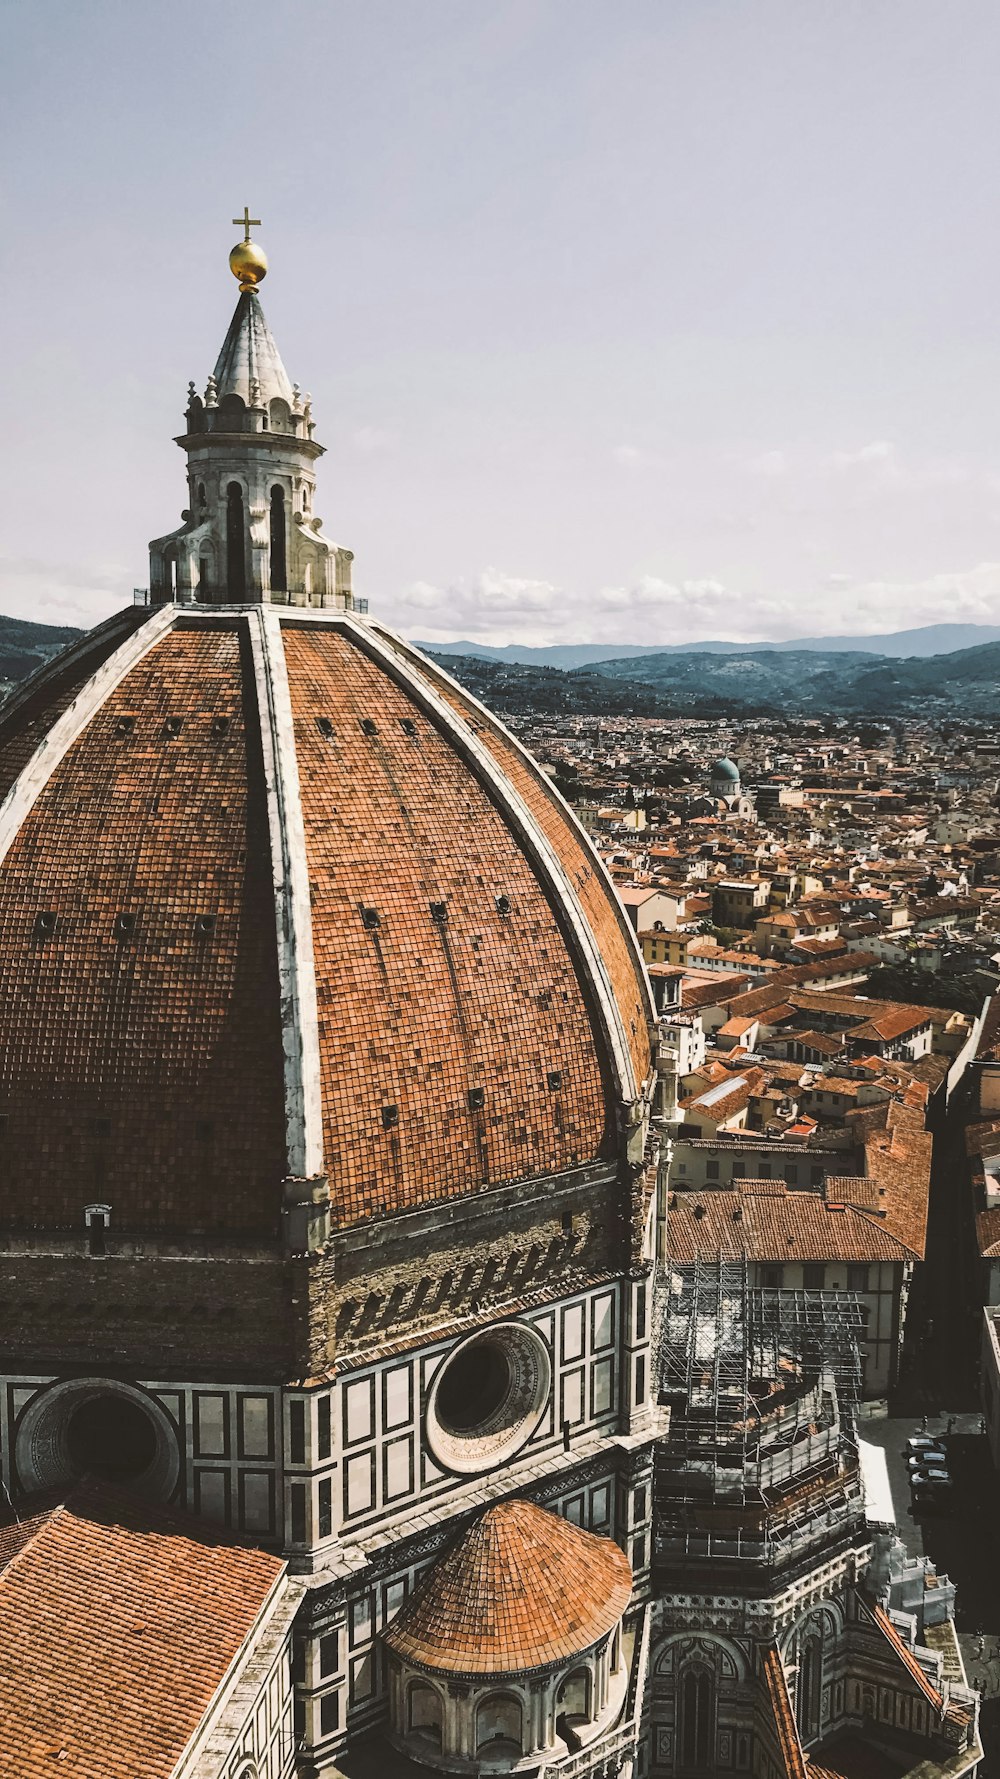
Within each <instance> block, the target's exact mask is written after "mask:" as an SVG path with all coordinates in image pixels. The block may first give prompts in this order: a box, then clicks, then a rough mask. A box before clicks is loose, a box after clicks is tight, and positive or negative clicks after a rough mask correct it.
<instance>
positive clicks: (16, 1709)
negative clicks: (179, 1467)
mask: <svg viewBox="0 0 1000 1779" xmlns="http://www.w3.org/2000/svg"><path fill="white" fill-rule="evenodd" d="M283 1573H284V1564H283V1563H282V1562H281V1560H280V1559H279V1558H278V1557H275V1556H268V1555H265V1553H264V1552H262V1551H257V1550H245V1549H242V1548H240V1547H237V1546H234V1545H232V1544H229V1543H227V1542H226V1541H225V1538H224V1536H223V1535H221V1534H220V1535H219V1536H217V1537H216V1536H213V1533H212V1531H211V1528H209V1527H206V1526H205V1525H204V1524H202V1523H195V1522H194V1521H191V1520H188V1519H187V1518H186V1517H184V1516H181V1515H179V1514H176V1513H172V1512H169V1511H168V1510H166V1509H160V1508H156V1507H152V1506H150V1505H148V1504H146V1503H140V1502H133V1501H129V1500H125V1499H122V1500H116V1501H112V1500H111V1499H110V1498H109V1497H106V1496H104V1495H103V1494H99V1493H98V1492H97V1491H96V1490H94V1491H91V1490H88V1489H85V1488H81V1489H79V1490H77V1491H75V1492H74V1493H73V1495H72V1496H71V1497H70V1498H69V1499H67V1500H66V1501H65V1502H64V1503H62V1504H61V1505H59V1506H55V1507H49V1508H47V1509H45V1510H44V1511H40V1512H38V1513H36V1514H35V1515H34V1516H33V1517H31V1518H29V1519H28V1520H26V1521H24V1522H22V1524H20V1525H13V1526H8V1527H6V1528H4V1529H3V1530H2V1531H0V1774H3V1775H10V1779H50V1776H51V1775H52V1774H53V1773H55V1772H65V1773H72V1774H73V1775H74V1779H133V1775H135V1774H137V1773H140V1772H141V1773H142V1775H143V1779H167V1776H168V1775H169V1774H171V1773H173V1772H174V1770H175V1767H176V1765H177V1763H178V1761H179V1759H180V1757H181V1755H182V1753H183V1751H184V1749H185V1747H186V1746H187V1744H188V1742H189V1741H190V1739H191V1737H192V1736H193V1735H194V1733H195V1732H196V1730H197V1729H198V1728H199V1727H200V1725H201V1721H202V1718H203V1716H204V1714H205V1711H206V1709H207V1708H208V1706H209V1705H210V1704H211V1702H212V1699H213V1697H214V1695H215V1692H216V1690H217V1688H218V1687H219V1686H220V1684H221V1682H222V1681H223V1679H224V1678H225V1676H226V1674H227V1673H228V1671H229V1669H230V1668H231V1666H232V1664H233V1661H234V1660H235V1658H236V1657H237V1656H238V1654H239V1652H240V1650H241V1648H242V1646H243V1644H244V1642H245V1640H246V1638H247V1637H248V1635H249V1633H250V1632H251V1630H252V1629H253V1626H254V1624H255V1622H256V1620H257V1618H258V1616H259V1614H260V1612H261V1610H262V1608H263V1607H264V1606H265V1604H266V1603H267V1602H268V1599H269V1597H270V1596H271V1594H272V1592H273V1590H274V1589H275V1588H276V1587H277V1586H278V1584H279V1583H280V1580H281V1577H282V1575H283Z"/></svg>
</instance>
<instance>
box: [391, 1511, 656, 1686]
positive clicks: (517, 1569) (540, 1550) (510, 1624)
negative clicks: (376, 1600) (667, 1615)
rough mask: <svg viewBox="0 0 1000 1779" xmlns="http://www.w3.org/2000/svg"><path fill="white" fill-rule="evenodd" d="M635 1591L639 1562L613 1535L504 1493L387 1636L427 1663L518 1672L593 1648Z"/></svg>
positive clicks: (452, 1669)
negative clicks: (633, 1560) (635, 1570)
mask: <svg viewBox="0 0 1000 1779" xmlns="http://www.w3.org/2000/svg"><path fill="white" fill-rule="evenodd" d="M631 1596H632V1570H631V1565H630V1564H629V1560H628V1558H627V1556H626V1555H625V1553H624V1551H622V1550H620V1549H619V1547H618V1545H617V1544H615V1543H614V1542H613V1540H612V1539H610V1538H598V1537H596V1536H595V1535H594V1534H593V1533H592V1532H584V1531H581V1530H580V1528H579V1527H577V1526H572V1525H570V1524H569V1522H568V1521H567V1520H564V1519H560V1518H558V1517H557V1516H556V1515H555V1514H552V1513H547V1512H546V1511H545V1510H544V1508H541V1507H536V1506H535V1505H534V1503H533V1502H530V1501H504V1502H501V1503H500V1505H499V1506H497V1507H491V1508H490V1509H489V1510H488V1511H487V1512H486V1513H484V1514H483V1516H482V1518H481V1519H480V1520H477V1521H476V1523H475V1525H474V1526H472V1527H471V1529H470V1530H469V1531H468V1532H466V1533H465V1535H464V1536H463V1537H462V1538H460V1539H459V1540H458V1542H457V1543H456V1544H454V1545H453V1546H452V1547H451V1549H450V1550H449V1551H447V1552H446V1553H445V1555H444V1556H443V1557H441V1558H440V1560H439V1561H438V1562H437V1563H435V1565H434V1567H433V1569H431V1570H430V1571H429V1573H428V1574H427V1575H426V1576H425V1577H424V1579H423V1580H422V1581H421V1583H420V1584H419V1586H418V1588H417V1590H416V1592H415V1594H414V1595H413V1597H412V1599H411V1600H410V1601H409V1602H408V1603H407V1605H406V1606H404V1607H403V1609H402V1611H401V1612H400V1613H399V1615H398V1617H397V1618H395V1619H394V1620H393V1623H392V1625H391V1626H390V1627H389V1629H388V1630H387V1631H386V1632H385V1633H384V1640H385V1642H386V1643H387V1644H388V1645H389V1647H390V1649H392V1650H393V1651H394V1653H395V1654H396V1655H398V1656H400V1657H402V1658H403V1660H405V1661H411V1662H414V1663H416V1664H417V1665H418V1666H420V1667H423V1668H429V1669H433V1670H437V1671H442V1672H447V1673H461V1674H511V1673H518V1672H523V1671H524V1670H526V1669H531V1668H541V1667H546V1666H550V1665H551V1664H553V1663H556V1662H559V1661H563V1660H569V1659H571V1658H572V1657H573V1656H575V1655H579V1654H580V1652H581V1651H582V1650H584V1649H589V1648H590V1646H591V1645H592V1644H594V1643H597V1642H598V1641H599V1639H600V1638H601V1637H603V1636H606V1634H607V1633H608V1632H609V1631H610V1630H612V1629H613V1627H614V1626H615V1625H616V1624H617V1623H618V1621H619V1619H620V1618H621V1616H622V1614H623V1612H624V1611H625V1608H626V1607H627V1605H628V1603H629V1600H630V1599H631Z"/></svg>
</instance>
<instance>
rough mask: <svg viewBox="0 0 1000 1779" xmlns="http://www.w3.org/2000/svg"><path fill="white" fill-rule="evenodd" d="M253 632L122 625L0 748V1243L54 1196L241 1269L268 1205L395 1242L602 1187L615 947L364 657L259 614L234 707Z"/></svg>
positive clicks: (399, 655)
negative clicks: (596, 1169)
mask: <svg viewBox="0 0 1000 1779" xmlns="http://www.w3.org/2000/svg"><path fill="white" fill-rule="evenodd" d="M259 618H260V613H259V612H249V613H247V612H241V611H240V610H238V609H228V610H227V609H225V608H220V609H219V610H216V611H212V612H209V611H202V610H201V609H200V608H194V609H193V610H188V609H186V608H184V607H174V608H165V609H160V610H154V611H152V612H143V613H139V614H136V613H133V612H129V613H128V614H124V615H123V616H122V617H120V618H118V619H115V620H113V621H112V622H111V623H110V624H109V625H106V626H103V627H102V628H101V629H100V630H99V631H97V632H95V633H93V635H92V636H91V637H88V638H86V639H84V641H83V642H82V643H81V644H80V645H78V646H77V647H76V648H74V649H73V650H71V651H69V654H68V657H67V659H66V660H65V661H64V662H58V661H57V662H56V664H55V665H54V666H53V667H52V668H51V669H46V670H43V671H42V672H41V673H40V674H39V675H38V676H36V678H35V680H34V681H33V682H31V683H29V684H28V685H27V686H26V687H25V689H24V691H23V692H22V694H21V695H20V696H19V697H17V698H16V699H14V700H13V701H12V702H11V704H10V706H9V707H7V708H5V710H4V712H3V714H2V716H0V793H2V792H3V791H4V790H6V789H8V788H9V789H10V797H9V799H8V802H7V803H6V805H5V806H4V818H3V823H2V824H0V999H2V1003H3V1006H4V1010H5V1011H4V1022H3V1039H4V1042H3V1045H2V1055H0V1107H2V1114H3V1119H4V1145H3V1149H4V1153H5V1154H6V1155H8V1156H16V1158H17V1166H16V1171H13V1170H12V1171H11V1176H10V1178H7V1179H5V1180H4V1217H5V1220H8V1221H9V1222H12V1223H14V1224H15V1225H21V1226H31V1227H35V1228H38V1227H42V1228H52V1227H56V1228H70V1227H72V1228H77V1227H78V1226H79V1223H80V1206H81V1203H82V1198H81V1192H82V1191H83V1189H82V1188H81V1186H80V1180H81V1178H85V1179H87V1180H93V1179H97V1178H99V1179H100V1181H101V1191H100V1194H99V1195H98V1196H100V1197H102V1198H103V1199H106V1200H107V1201H108V1202H110V1203H112V1204H113V1205H114V1222H115V1230H116V1231H123V1232H125V1231H132V1230H136V1229H167V1230H170V1231H183V1230H197V1231H199V1232H205V1231H210V1230H218V1229H224V1230H226V1231H227V1232H229V1233H231V1234H232V1235H234V1236H236V1235H242V1234H250V1233H252V1234H254V1235H258V1236H264V1237H271V1236H273V1235H276V1234H277V1230H278V1224H279V1213H280V1205H281V1182H282V1180H283V1179H284V1178H285V1176H286V1175H288V1174H297V1175H301V1174H325V1175H327V1176H328V1177H329V1180H330V1188H331V1199H332V1210H333V1219H334V1223H335V1224H340V1225H344V1224H349V1223H352V1222H357V1221H359V1220H363V1219H366V1218H370V1217H375V1216H380V1215H385V1214H391V1213H392V1212H394V1211H398V1210H409V1209H411V1208H413V1207H415V1206H417V1205H421V1204H425V1203H430V1202H433V1201H440V1200H445V1199H449V1198H452V1197H455V1196H457V1195H461V1194H466V1193H471V1192H474V1191H477V1190H482V1189H483V1188H485V1187H488V1186H493V1185H497V1184H501V1183H505V1182H509V1181H516V1180H521V1179H527V1178H532V1177H537V1176H540V1175H548V1174H552V1173H558V1172H563V1171H565V1170H568V1169H569V1168H572V1167H575V1166H578V1165H581V1164H585V1163H588V1162H592V1161H594V1160H595V1159H597V1158H598V1157H602V1158H603V1157H606V1156H609V1155H610V1154H611V1153H612V1152H613V1150H614V1148H615V1144H616V1141H617V1138H616V1135H615V1129H616V1124H615V1121H616V1112H617V1104H618V1102H619V1101H620V1099H621V1098H622V1097H624V1098H626V1099H627V1098H630V1097H632V1096H633V1093H634V1092H635V1091H637V1090H638V1087H639V1086H641V1083H642V1082H643V1081H644V1080H645V1079H646V1078H647V1076H648V1074H649V1070H650V1049H649V1021H650V1018H651V1015H652V1005H651V1002H650V999H649V993H648V987H647V984H646V980H645V977H644V974H643V970H642V964H641V959H640V958H639V956H638V952H637V948H636V943H635V940H634V938H633V937H632V935H631V933H630V931H629V929H628V922H627V919H626V917H625V915H624V912H623V911H622V909H621V908H620V906H619V904H618V901H617V898H616V896H615V893H614V891H613V889H612V887H611V884H610V882H609V881H608V879H607V877H606V876H605V874H604V872H603V870H602V868H601V866H600V864H599V861H598V860H597V857H596V855H595V854H594V852H593V850H592V848H591V846H590V843H589V842H588V840H587V839H586V837H585V835H584V834H583V832H582V830H581V829H580V828H579V826H578V825H577V823H576V822H575V820H574V818H573V816H572V815H571V813H570V812H569V810H568V809H567V808H566V806H565V805H564V804H563V802H562V801H561V799H560V798H559V796H558V793H556V792H555V791H554V789H553V788H552V786H551V784H550V783H549V782H548V780H547V779H546V778H545V775H544V773H543V772H542V771H541V769H540V768H539V767H537V766H536V765H535V763H534V762H532V761H531V760H530V759H529V758H528V756H527V755H525V754H524V753H523V752H522V750H521V749H520V748H519V746H518V744H517V743H516V742H515V741H514V739H513V737H511V736H509V735H508V734H507V732H506V731H505V730H504V729H503V728H502V727H501V725H500V724H499V723H498V722H497V721H496V719H494V718H493V717H491V716H490V715H489V714H488V713H487V712H486V711H484V710H482V709H481V708H480V707H479V706H477V705H476V704H475V703H474V701H472V700H471V699H468V698H467V697H466V695H465V694H464V693H462V692H461V691H460V690H459V689H458V688H457V687H455V686H453V685H452V683H451V682H450V681H448V680H447V678H446V677H445V676H443V675H442V674H441V673H440V671H439V670H438V669H437V668H435V667H434V666H433V664H431V663H429V662H427V661H426V660H425V659H424V658H423V657H421V656H419V655H418V654H416V653H415V652H414V651H411V650H409V649H408V648H407V645H405V644H404V643H403V642H402V641H401V639H396V638H393V637H392V636H391V635H390V634H389V633H387V632H383V631H381V630H379V631H376V628H375V627H374V626H367V627H365V626H361V625H359V624H355V625H353V626H351V625H344V624H343V623H340V622H339V621H338V619H337V618H336V617H335V616H334V615H333V614H331V615H330V618H329V620H327V619H326V618H325V617H317V616H313V617H312V619H311V620H310V619H309V618H307V617H303V618H297V617H295V616H294V615H292V614H288V615H286V614H285V613H284V612H283V613H282V614H281V616H280V617H279V616H278V615H277V614H276V613H272V614H269V619H270V618H273V619H274V620H275V621H274V623H273V625H272V630H271V633H270V634H271V636H272V642H271V644H270V645H269V646H270V647H271V648H272V650H273V662H274V664H275V665H274V666H273V668H272V669H271V670H269V671H271V674H272V678H271V680H270V681H268V680H267V679H266V675H265V674H264V672H263V670H262V668H261V665H260V656H259V651H260V639H259V637H258V634H257V627H258V620H259ZM255 650H257V651H258V652H257V654H255V652H254V651H255ZM275 676H276V679H275ZM275 684H277V688H278V689H277V691H275V690H274V685H275ZM275 697H278V698H281V699H284V700H285V702H286V704H287V706H288V709H287V711H286V714H285V716H284V718H283V721H282V722H281V724H280V725H277V726H276V719H275V721H272V714H273V713H272V711H271V706H272V705H273V700H274V698H275ZM268 700H270V701H271V703H270V704H269V702H268ZM275 708H276V707H275ZM57 723H59V724H60V725H61V728H60V729H59V730H58V731H55V732H54V725H56V724H57ZM54 733H55V739H53V736H54ZM271 748H274V749H276V750H278V752H279V753H280V755H281V759H282V761H283V767H282V769H283V772H284V774H285V778H284V788H283V790H282V794H281V797H278V798H276V795H275V792H274V786H273V777H274V775H273V773H272V772H271V771H270V769H269V768H266V766H265V758H266V756H267V755H268V750H269V749H271ZM276 806H277V808H276ZM279 844H280V845H281V846H282V847H283V848H284V850H283V851H282V852H280V853H279V852H276V848H277V847H278V846H279ZM293 869H298V870H299V871H300V873H301V877H302V887H303V890H304V894H303V896H302V902H303V903H304V904H308V906H300V908H299V914H298V924H297V925H295V926H294V954H295V957H294V968H295V969H296V970H298V971H299V976H298V977H297V978H296V988H295V994H296V996H299V998H298V999H295V998H293V997H292V995H291V992H290V988H289V982H288V980H287V968H288V965H287V954H288V951H289V949H290V947H289V941H288V939H287V935H288V933H289V931H290V925H289V921H288V918H287V909H288V902H287V894H288V892H287V885H288V882H289V879H290V875H291V873H292V872H293ZM279 938H280V945H279ZM282 948H283V949H282ZM283 959H284V960H285V961H284V962H283V961H282V960H283ZM282 969H285V970H286V976H284V977H283V976H282V974H281V971H282ZM313 983H314V984H315V987H314V989H313ZM303 984H305V985H306V986H305V988H304V989H302V985H303ZM300 989H301V991H302V993H303V994H305V997H306V998H305V999H304V1000H302V999H301V996H300ZM300 1005H301V1006H302V1007H304V1008H305V1009H306V1012H305V1013H304V1014H303V1016H302V1017H303V1020H306V1018H307V1016H308V1019H309V1020H311V1024H310V1025H309V1027H308V1029H309V1031H311V1033H312V1034H313V1035H312V1037H311V1038H309V1040H308V1041H309V1043H310V1045H311V1046H312V1048H311V1051H310V1052H308V1053H306V1052H304V1051H303V1043H304V1042H305V1039H304V1038H303V1032H304V1031H306V1024H304V1023H300V1025H299V1027H298V1029H291V1027H290V1026H289V1024H288V1020H289V1013H288V1009H289V1008H290V1007H292V1006H295V1007H299V1006H300ZM296 1055H299V1056H303V1055H306V1058H307V1060H306V1064H305V1068H304V1073H305V1074H306V1075H307V1077H308V1089H309V1091H311V1089H312V1083H313V1082H316V1083H318V1092H317V1093H316V1094H315V1096H314V1098H313V1099H311V1100H310V1103H309V1107H308V1108H307V1110H306V1111H304V1112H303V1111H302V1109H301V1108H302V1101H303V1095H304V1091H305V1090H304V1089H303V1088H302V1085H301V1083H300V1082H297V1081H296V1080H295V1079H291V1078H290V1075H289V1069H290V1068H292V1067H294V1064H293V1063H290V1062H289V1059H290V1058H292V1059H294V1057H295V1056H296ZM310 1063H311V1066H310ZM630 1084H631V1085H630ZM40 1103H44V1104H45V1107H46V1116H45V1118H44V1120H43V1119H40V1118H39V1116H38V1106H39V1104H40ZM296 1119H298V1120H299V1121H300V1122H301V1123H305V1122H306V1120H307V1119H308V1120H311V1121H312V1124H311V1130H312V1136H311V1137H310V1139H309V1143H310V1144H311V1147H309V1146H308V1145H306V1144H305V1139H303V1143H302V1145H300V1147H302V1149H303V1154H305V1153H306V1150H307V1148H308V1155H309V1159H308V1165H307V1164H306V1162H305V1161H304V1160H303V1159H302V1157H301V1156H300V1155H298V1154H297V1153H296V1147H295V1143H296V1139H295V1136H294V1133H293V1130H292V1126H293V1125H294V1123H295V1121H296ZM2 1167H3V1163H2V1162H0V1168H2ZM87 1191H88V1192H89V1191H90V1188H89V1187H88V1188H87ZM84 1196H86V1193H84Z"/></svg>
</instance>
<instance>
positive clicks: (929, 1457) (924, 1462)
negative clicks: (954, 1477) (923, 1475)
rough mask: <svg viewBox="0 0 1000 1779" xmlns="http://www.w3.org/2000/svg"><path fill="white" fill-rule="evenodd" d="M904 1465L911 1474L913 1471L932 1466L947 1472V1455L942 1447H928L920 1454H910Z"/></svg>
mask: <svg viewBox="0 0 1000 1779" xmlns="http://www.w3.org/2000/svg"><path fill="white" fill-rule="evenodd" d="M906 1464H907V1468H908V1469H909V1471H910V1472H911V1474H912V1472H913V1471H914V1470H926V1469H927V1467H928V1466H929V1465H932V1464H933V1465H937V1466H938V1467H939V1468H940V1469H942V1470H947V1468H948V1454H947V1452H946V1451H945V1450H944V1447H943V1446H939V1445H928V1446H925V1447H924V1449H923V1451H921V1452H911V1453H910V1455H909V1457H908V1458H907V1460H906Z"/></svg>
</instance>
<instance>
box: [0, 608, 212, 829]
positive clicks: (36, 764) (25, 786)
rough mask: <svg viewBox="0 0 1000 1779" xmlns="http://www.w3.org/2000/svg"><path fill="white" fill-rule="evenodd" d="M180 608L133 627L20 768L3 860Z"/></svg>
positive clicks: (5, 818)
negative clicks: (77, 745) (78, 744)
mask: <svg viewBox="0 0 1000 1779" xmlns="http://www.w3.org/2000/svg"><path fill="white" fill-rule="evenodd" d="M176 615H177V608H176V607H175V606H172V605H168V606H164V607H162V608H161V609H160V610H159V611H157V612H155V613H154V615H153V616H152V617H150V618H147V619H146V621H145V623H143V624H141V625H140V626H139V628H138V630H135V631H133V632H132V633H131V634H130V635H129V636H127V637H126V639H125V641H124V642H123V643H122V644H121V645H120V647H119V648H117V649H116V650H115V652H114V654H113V655H111V656H109V658H108V660H107V661H105V662H104V663H103V665H102V666H101V667H98V669H97V671H96V672H95V673H93V674H92V675H91V677H90V679H89V680H88V681H87V683H86V685H85V686H83V687H82V688H81V690H80V691H79V692H78V693H77V695H76V697H75V698H74V700H73V702H72V704H69V705H67V707H66V709H65V710H64V711H63V713H62V716H61V717H58V718H57V719H56V721H55V722H54V723H53V725H52V727H51V729H50V730H49V732H48V734H47V735H44V736H43V737H42V739H41V741H40V742H39V744H38V746H37V748H36V749H35V751H34V753H33V754H32V756H31V759H30V760H29V761H28V763H27V765H26V766H25V767H24V770H23V771H22V772H20V773H19V774H18V776H17V778H16V779H15V780H14V783H13V784H12V785H11V787H10V790H9V791H8V792H7V795H6V797H5V798H4V800H3V802H2V803H0V864H2V863H3V861H4V859H5V858H6V857H7V854H8V852H9V851H10V849H11V847H12V845H13V843H14V841H15V839H16V838H17V835H18V832H19V830H20V828H21V824H22V823H23V822H24V820H25V819H26V817H27V816H28V815H29V814H30V812H31V810H32V808H33V807H34V805H35V803H36V802H37V801H38V798H39V797H40V796H41V794H42V792H43V791H44V789H45V787H46V785H47V784H48V782H49V779H50V778H51V777H52V774H53V773H54V772H55V770H56V767H57V766H59V765H60V764H61V762H62V761H63V760H64V759H65V757H66V755H67V753H68V752H69V750H70V748H71V747H72V746H73V743H74V742H75V741H77V740H78V739H79V737H80V736H81V735H82V734H83V731H84V729H85V728H86V727H87V724H88V723H89V722H90V721H91V720H92V718H93V717H94V716H95V715H96V714H97V712H98V711H99V710H100V708H101V706H102V704H104V703H105V702H106V700H107V699H108V698H110V697H111V694H112V693H113V692H116V691H117V689H118V687H119V686H120V685H121V683H122V680H123V679H125V677H126V675H127V674H129V673H131V671H132V669H133V667H135V666H136V664H137V662H139V661H141V660H142V658H143V656H144V655H147V654H148V653H149V651H150V649H151V648H153V647H154V646H155V644H156V643H158V642H159V641H160V638H161V637H163V636H165V635H166V633H167V631H168V630H170V629H171V628H172V626H173V623H174V619H175V617H176Z"/></svg>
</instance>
